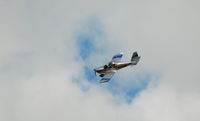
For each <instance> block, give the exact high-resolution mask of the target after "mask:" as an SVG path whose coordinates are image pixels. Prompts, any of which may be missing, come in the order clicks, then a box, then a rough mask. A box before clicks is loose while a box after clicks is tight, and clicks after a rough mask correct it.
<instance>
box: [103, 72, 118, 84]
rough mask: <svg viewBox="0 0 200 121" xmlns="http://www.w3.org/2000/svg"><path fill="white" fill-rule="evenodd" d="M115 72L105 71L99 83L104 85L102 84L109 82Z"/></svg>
mask: <svg viewBox="0 0 200 121" xmlns="http://www.w3.org/2000/svg"><path fill="white" fill-rule="evenodd" d="M115 72H116V71H115V70H108V71H106V73H105V75H104V76H103V77H102V79H101V80H100V83H104V82H108V81H110V79H111V78H112V77H113V76H114V74H115Z"/></svg>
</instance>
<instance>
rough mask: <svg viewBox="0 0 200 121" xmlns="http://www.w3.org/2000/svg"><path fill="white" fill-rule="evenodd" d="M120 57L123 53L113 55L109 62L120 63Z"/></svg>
mask: <svg viewBox="0 0 200 121" xmlns="http://www.w3.org/2000/svg"><path fill="white" fill-rule="evenodd" d="M122 56H123V53H119V54H116V55H114V56H113V57H112V60H111V62H114V63H118V62H121V59H122Z"/></svg>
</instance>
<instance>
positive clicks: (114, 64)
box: [94, 52, 140, 83]
mask: <svg viewBox="0 0 200 121" xmlns="http://www.w3.org/2000/svg"><path fill="white" fill-rule="evenodd" d="M122 56H123V54H122V53H120V54H116V55H114V56H113V57H112V60H111V61H110V62H109V63H108V65H104V66H100V67H97V68H95V69H94V71H95V74H96V73H99V74H100V75H99V76H100V77H102V79H101V80H100V83H104V82H108V81H110V79H111V78H112V77H113V75H114V74H115V72H116V71H117V70H119V69H122V68H124V67H127V66H130V65H136V64H137V63H138V61H139V60H140V56H138V54H137V52H134V53H133V55H132V58H131V61H129V62H121V59H122Z"/></svg>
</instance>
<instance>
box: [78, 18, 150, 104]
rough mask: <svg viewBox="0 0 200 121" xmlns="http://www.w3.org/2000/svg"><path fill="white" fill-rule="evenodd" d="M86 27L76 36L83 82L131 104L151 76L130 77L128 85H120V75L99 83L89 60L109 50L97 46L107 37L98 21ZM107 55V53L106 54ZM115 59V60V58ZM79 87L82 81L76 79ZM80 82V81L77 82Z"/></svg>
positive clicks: (91, 21) (146, 74) (89, 23)
mask: <svg viewBox="0 0 200 121" xmlns="http://www.w3.org/2000/svg"><path fill="white" fill-rule="evenodd" d="M84 26H86V27H84V28H86V31H83V32H82V33H81V32H80V33H79V34H78V35H77V36H76V42H77V47H78V52H79V53H78V54H79V57H80V59H82V61H83V63H84V67H83V72H84V73H83V78H84V79H83V80H87V81H88V82H89V83H91V84H95V85H97V86H100V87H101V88H104V89H105V90H107V91H108V92H109V93H111V94H112V95H113V97H116V99H118V98H121V99H122V100H124V101H125V102H126V103H127V104H131V103H132V102H133V100H134V98H136V97H137V96H138V95H139V94H140V93H141V92H142V91H143V90H145V89H146V88H147V87H148V84H149V82H150V81H151V79H152V78H151V76H153V75H150V74H148V73H142V74H140V75H134V77H130V79H129V80H126V84H123V85H122V84H120V82H121V81H123V79H121V80H120V78H119V76H117V74H118V73H116V74H115V76H114V77H113V78H112V79H111V80H110V81H109V82H107V83H103V84H101V83H99V80H100V79H101V78H100V77H98V75H99V74H97V76H95V72H94V70H93V68H94V67H92V66H91V63H90V62H89V60H90V59H91V58H95V56H96V55H98V54H103V51H102V50H104V51H105V50H108V49H107V48H105V47H103V46H102V47H99V46H98V45H97V44H98V43H99V40H101V39H102V40H103V38H104V37H105V33H103V27H102V26H101V24H100V22H99V20H98V19H92V20H89V21H88V22H86V24H85V25H84ZM104 53H105V52H104ZM114 57H115V58H118V57H122V55H116V56H114ZM114 57H113V58H114ZM75 80H76V81H74V82H76V83H77V84H78V85H79V86H80V84H81V82H80V81H82V79H75ZM77 80H78V81H77ZM80 88H83V89H84V90H88V88H89V87H88V88H87V87H84V86H80Z"/></svg>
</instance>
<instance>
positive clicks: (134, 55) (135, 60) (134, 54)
mask: <svg viewBox="0 0 200 121" xmlns="http://www.w3.org/2000/svg"><path fill="white" fill-rule="evenodd" d="M139 60H140V56H138V54H137V52H134V53H133V55H132V58H131V63H132V65H136V64H137V63H138V61H139Z"/></svg>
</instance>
